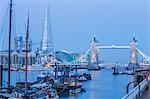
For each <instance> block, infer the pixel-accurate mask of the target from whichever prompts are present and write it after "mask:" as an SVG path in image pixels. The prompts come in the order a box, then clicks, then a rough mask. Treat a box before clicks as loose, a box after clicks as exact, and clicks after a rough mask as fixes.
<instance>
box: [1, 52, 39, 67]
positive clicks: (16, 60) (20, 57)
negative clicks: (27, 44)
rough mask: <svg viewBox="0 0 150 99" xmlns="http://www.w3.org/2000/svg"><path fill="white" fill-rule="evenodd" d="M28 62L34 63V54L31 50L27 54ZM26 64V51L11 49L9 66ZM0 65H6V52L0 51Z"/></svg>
mask: <svg viewBox="0 0 150 99" xmlns="http://www.w3.org/2000/svg"><path fill="white" fill-rule="evenodd" d="M28 59H29V61H28V64H29V65H31V66H32V65H34V64H36V61H37V59H36V54H35V53H34V52H33V51H31V52H29V54H28ZM25 64H26V53H25V52H21V53H18V52H17V51H13V52H12V54H11V66H12V67H22V66H25ZM0 65H3V66H4V67H7V66H8V52H0Z"/></svg>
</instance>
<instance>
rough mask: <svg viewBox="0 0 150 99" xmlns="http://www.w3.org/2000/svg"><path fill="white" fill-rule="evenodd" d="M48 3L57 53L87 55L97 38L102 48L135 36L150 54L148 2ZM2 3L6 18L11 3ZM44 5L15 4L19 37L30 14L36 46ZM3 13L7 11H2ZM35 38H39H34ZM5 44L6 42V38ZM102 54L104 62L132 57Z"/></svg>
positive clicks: (42, 0)
mask: <svg viewBox="0 0 150 99" xmlns="http://www.w3.org/2000/svg"><path fill="white" fill-rule="evenodd" d="M49 1H50V18H51V24H52V33H53V39H54V48H55V50H61V49H66V50H68V51H73V52H86V50H87V49H89V46H90V39H91V38H92V37H93V35H94V34H95V35H96V36H97V38H98V39H99V43H100V45H129V43H130V39H131V37H132V35H133V33H135V34H136V37H137V38H138V41H139V43H138V44H139V45H138V46H139V48H140V49H141V50H142V51H144V52H145V53H146V54H150V53H149V46H148V45H150V44H149V43H148V42H149V41H148V38H149V33H150V32H149V31H150V29H149V27H150V25H149V22H150V21H149V20H150V19H149V6H148V4H149V1H148V0H138V1H137V0H123V1H118V0H113V1H112V0H94V1H92V2H91V0H83V1H79V0H72V1H69V0H63V1H59V0H49ZM29 2H30V3H29ZM0 3H1V4H0V6H1V7H0V11H1V12H2V13H0V15H1V16H4V15H5V14H4V13H5V12H6V10H5V9H6V4H7V3H8V1H7V0H4V1H1V2H0ZM3 3H5V4H3ZM7 5H8V4H7ZM45 5H46V0H14V6H13V7H14V10H15V13H16V16H17V18H18V19H17V21H18V22H16V24H19V25H20V26H16V32H17V33H16V34H17V35H18V33H22V34H23V36H24V35H25V28H24V27H25V26H24V24H25V21H26V17H27V12H28V10H29V11H30V20H31V22H30V24H31V25H30V39H32V40H33V42H34V43H39V42H40V41H41V39H42V32H43V31H42V29H43V24H44V10H45ZM68 8H69V9H68ZM2 9H4V10H3V11H2ZM39 12H40V13H39ZM18 13H19V14H18ZM1 20H2V18H0V22H2V21H1ZM15 21H16V20H15ZM18 28H19V29H20V30H19V29H18ZM37 35H38V36H37ZM13 36H14V35H13ZM35 36H36V38H34V37H35ZM12 40H13V39H12ZM5 42H7V38H6V39H5ZM78 44H80V45H78ZM145 45H147V46H145ZM100 53H102V55H101V57H102V58H103V59H104V60H107V59H108V60H111V58H113V57H114V55H113V54H112V53H115V54H118V55H117V57H115V58H118V57H120V55H121V56H122V55H125V56H126V57H129V54H128V53H129V51H125V52H120V51H119V52H118V50H117V51H116V50H115V51H108V50H106V51H101V52H100ZM107 55H108V56H107ZM126 61H127V60H126Z"/></svg>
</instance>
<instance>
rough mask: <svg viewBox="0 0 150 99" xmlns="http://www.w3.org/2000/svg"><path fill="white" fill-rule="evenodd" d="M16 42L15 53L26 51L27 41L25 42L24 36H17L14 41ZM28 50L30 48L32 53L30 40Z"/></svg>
mask: <svg viewBox="0 0 150 99" xmlns="http://www.w3.org/2000/svg"><path fill="white" fill-rule="evenodd" d="M14 42H15V44H14V45H15V51H17V52H22V51H25V50H26V41H25V40H24V41H23V38H22V36H17V37H16V38H15V39H14ZM28 48H29V51H32V41H31V40H29V45H28Z"/></svg>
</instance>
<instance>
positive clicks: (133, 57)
mask: <svg viewBox="0 0 150 99" xmlns="http://www.w3.org/2000/svg"><path fill="white" fill-rule="evenodd" d="M137 45H138V41H137V39H136V38H135V35H133V38H132V39H131V41H130V46H131V50H130V63H129V68H130V69H133V68H137V67H138V50H137Z"/></svg>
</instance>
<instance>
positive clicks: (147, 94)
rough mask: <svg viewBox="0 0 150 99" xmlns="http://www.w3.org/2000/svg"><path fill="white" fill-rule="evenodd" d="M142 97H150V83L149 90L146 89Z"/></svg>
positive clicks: (149, 98) (143, 98)
mask: <svg viewBox="0 0 150 99" xmlns="http://www.w3.org/2000/svg"><path fill="white" fill-rule="evenodd" d="M141 99H150V85H149V88H148V90H146V91H145V92H144V94H143V95H142V97H141Z"/></svg>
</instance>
